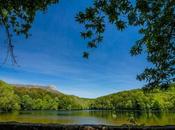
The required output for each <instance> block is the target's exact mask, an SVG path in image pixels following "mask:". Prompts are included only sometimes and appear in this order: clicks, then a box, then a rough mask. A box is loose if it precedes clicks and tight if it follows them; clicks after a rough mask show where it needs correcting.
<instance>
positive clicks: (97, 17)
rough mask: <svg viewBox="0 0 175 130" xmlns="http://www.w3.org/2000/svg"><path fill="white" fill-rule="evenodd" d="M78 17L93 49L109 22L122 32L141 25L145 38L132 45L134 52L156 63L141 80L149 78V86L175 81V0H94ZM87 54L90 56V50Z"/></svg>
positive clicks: (139, 78)
mask: <svg viewBox="0 0 175 130" xmlns="http://www.w3.org/2000/svg"><path fill="white" fill-rule="evenodd" d="M106 19H108V21H106ZM76 20H77V21H78V22H79V23H80V24H83V25H84V28H85V30H84V31H83V32H81V36H82V37H83V38H84V39H89V42H88V43H87V45H88V47H89V48H96V47H97V45H98V44H99V43H101V41H102V40H103V33H104V31H105V24H106V23H107V22H109V23H111V24H114V25H115V26H116V28H117V29H118V30H120V31H122V30H124V29H125V28H126V27H127V26H139V27H140V29H139V33H140V34H142V35H141V36H142V38H141V39H139V40H138V41H137V42H136V43H135V45H134V46H133V47H132V48H131V51H130V52H131V55H132V56H135V55H139V54H141V53H142V52H146V53H147V60H148V61H149V62H151V63H152V65H153V66H152V67H150V68H146V69H145V71H144V72H143V73H141V74H140V75H138V76H137V79H138V80H141V81H142V80H146V81H147V83H148V84H146V86H145V87H146V88H152V87H157V86H161V87H167V86H168V84H170V83H171V82H174V81H175V0H136V1H134V2H131V0H94V2H93V5H92V6H91V7H88V8H86V10H85V11H84V12H79V13H78V14H77V16H76ZM84 54H86V58H87V57H88V56H89V54H88V51H87V52H86V53H85V52H84Z"/></svg>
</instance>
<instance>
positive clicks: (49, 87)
mask: <svg viewBox="0 0 175 130" xmlns="http://www.w3.org/2000/svg"><path fill="white" fill-rule="evenodd" d="M10 85H12V86H15V87H27V88H40V89H45V90H48V91H50V92H53V93H60V94H63V93H62V92H60V91H58V89H57V88H56V86H53V85H48V86H44V85H30V84H10Z"/></svg>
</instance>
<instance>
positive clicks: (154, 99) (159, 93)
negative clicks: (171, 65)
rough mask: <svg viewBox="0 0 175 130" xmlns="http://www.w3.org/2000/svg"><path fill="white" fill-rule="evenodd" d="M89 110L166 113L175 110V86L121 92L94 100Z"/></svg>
mask: <svg viewBox="0 0 175 130" xmlns="http://www.w3.org/2000/svg"><path fill="white" fill-rule="evenodd" d="M90 109H111V110H143V111H154V110H156V111H167V110H171V111H174V110H175V84H172V85H171V86H170V87H169V88H168V89H166V90H160V89H154V90H150V91H148V92H145V91H143V90H142V89H136V90H129V91H123V92H119V93H115V94H111V95H107V96H103V97H99V98H97V99H95V101H94V102H93V103H92V104H91V106H90Z"/></svg>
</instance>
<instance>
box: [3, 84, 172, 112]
mask: <svg viewBox="0 0 175 130" xmlns="http://www.w3.org/2000/svg"><path fill="white" fill-rule="evenodd" d="M72 109H107V110H109V109H110V110H144V111H153V110H160V111H166V110H175V84H172V85H171V87H170V88H168V89H167V90H159V89H154V90H152V91H149V92H144V91H143V90H142V89H135V90H129V91H123V92H118V93H114V94H110V95H107V96H102V97H99V98H96V99H86V98H80V97H77V96H73V95H66V94H63V93H61V92H59V91H57V90H54V89H52V88H51V87H42V86H27V85H26V86H25V85H10V84H7V83H5V82H4V81H0V110H2V111H12V110H72Z"/></svg>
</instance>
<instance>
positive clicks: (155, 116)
mask: <svg viewBox="0 0 175 130" xmlns="http://www.w3.org/2000/svg"><path fill="white" fill-rule="evenodd" d="M8 121H16V122H29V123H57V124H108V125H122V124H139V125H141V124H142V125H175V113H174V112H163V113H160V112H152V113H151V112H140V111H107V110H103V111H100V110H96V111H91V110H84V111H21V112H14V113H2V112H1V113H0V122H8Z"/></svg>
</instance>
